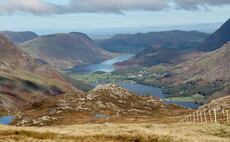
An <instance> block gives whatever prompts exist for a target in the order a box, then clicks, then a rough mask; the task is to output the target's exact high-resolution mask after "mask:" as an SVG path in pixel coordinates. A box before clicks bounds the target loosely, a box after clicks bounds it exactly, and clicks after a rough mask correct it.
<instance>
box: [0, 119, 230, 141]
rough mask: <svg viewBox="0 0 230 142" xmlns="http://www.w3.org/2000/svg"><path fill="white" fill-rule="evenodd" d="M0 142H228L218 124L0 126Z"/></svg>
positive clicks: (228, 129) (228, 135)
mask: <svg viewBox="0 0 230 142" xmlns="http://www.w3.org/2000/svg"><path fill="white" fill-rule="evenodd" d="M0 141H2V142H6V141H7V142H15V141H19V142H96V141H97V142H220V141H221V142H229V141H230V127H229V126H226V125H220V124H193V123H184V124H176V123H175V124H149V123H140V124H138V123H136V124H109V123H108V124H106V123H105V124H83V125H66V126H52V127H42V128H37V127H12V126H0Z"/></svg>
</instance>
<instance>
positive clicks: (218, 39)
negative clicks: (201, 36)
mask: <svg viewBox="0 0 230 142" xmlns="http://www.w3.org/2000/svg"><path fill="white" fill-rule="evenodd" d="M228 41H230V19H228V20H227V21H226V22H225V23H224V24H223V25H222V26H221V27H220V28H219V29H218V30H217V31H216V32H215V33H213V34H212V35H211V36H209V37H208V38H207V39H206V40H205V41H204V42H203V43H202V44H201V46H200V47H199V48H200V49H199V50H202V51H213V50H215V49H218V48H220V47H222V46H223V45H224V44H225V43H227V42H228Z"/></svg>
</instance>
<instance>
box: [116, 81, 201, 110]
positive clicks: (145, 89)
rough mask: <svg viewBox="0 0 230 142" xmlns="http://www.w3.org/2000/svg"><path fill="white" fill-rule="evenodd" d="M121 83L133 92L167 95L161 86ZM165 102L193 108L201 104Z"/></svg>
mask: <svg viewBox="0 0 230 142" xmlns="http://www.w3.org/2000/svg"><path fill="white" fill-rule="evenodd" d="M119 85H120V86H122V87H123V88H126V89H127V90H129V91H130V92H133V93H135V94H138V95H150V96H156V97H159V98H161V99H164V98H165V97H166V95H165V94H163V91H162V89H161V88H157V87H152V86H148V85H143V84H138V83H121V84H119ZM164 102H165V103H166V104H175V105H178V106H182V107H186V108H192V109H196V108H198V107H199V106H200V105H199V104H196V103H195V102H180V101H164Z"/></svg>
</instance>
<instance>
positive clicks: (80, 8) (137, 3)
mask: <svg viewBox="0 0 230 142" xmlns="http://www.w3.org/2000/svg"><path fill="white" fill-rule="evenodd" d="M2 1H3V2H1V0H0V13H9V14H12V13H15V12H18V11H20V12H27V13H32V14H66V13H122V12H124V11H136V10H143V11H161V10H167V9H184V10H196V9H199V8H200V7H208V6H222V5H224V4H230V0H70V3H69V4H68V5H57V4H54V3H50V2H48V1H46V0H2Z"/></svg>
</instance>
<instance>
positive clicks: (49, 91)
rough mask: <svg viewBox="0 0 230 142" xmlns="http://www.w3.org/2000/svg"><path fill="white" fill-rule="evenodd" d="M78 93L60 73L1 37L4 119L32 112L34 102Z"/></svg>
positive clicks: (0, 105) (0, 96)
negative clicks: (20, 112)
mask: <svg viewBox="0 0 230 142" xmlns="http://www.w3.org/2000/svg"><path fill="white" fill-rule="evenodd" d="M76 90H77V89H75V88H74V87H72V85H71V84H70V83H68V82H66V81H65V80H64V79H63V78H62V76H61V75H60V74H59V73H58V72H56V71H54V70H52V69H49V68H48V67H47V66H45V65H43V64H40V63H39V62H37V60H34V59H32V58H31V57H30V56H29V55H27V54H25V53H23V52H22V51H20V50H18V48H16V47H15V46H14V45H13V44H12V43H11V42H10V41H9V40H8V39H6V38H5V37H3V36H0V110H1V112H0V115H2V114H4V113H13V112H15V113H16V112H17V111H22V110H23V109H25V108H30V107H31V106H32V104H33V102H36V101H41V100H43V99H46V98H49V96H56V95H61V94H65V93H67V92H68V93H74V92H75V91H76ZM76 93H77V92H76Z"/></svg>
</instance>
